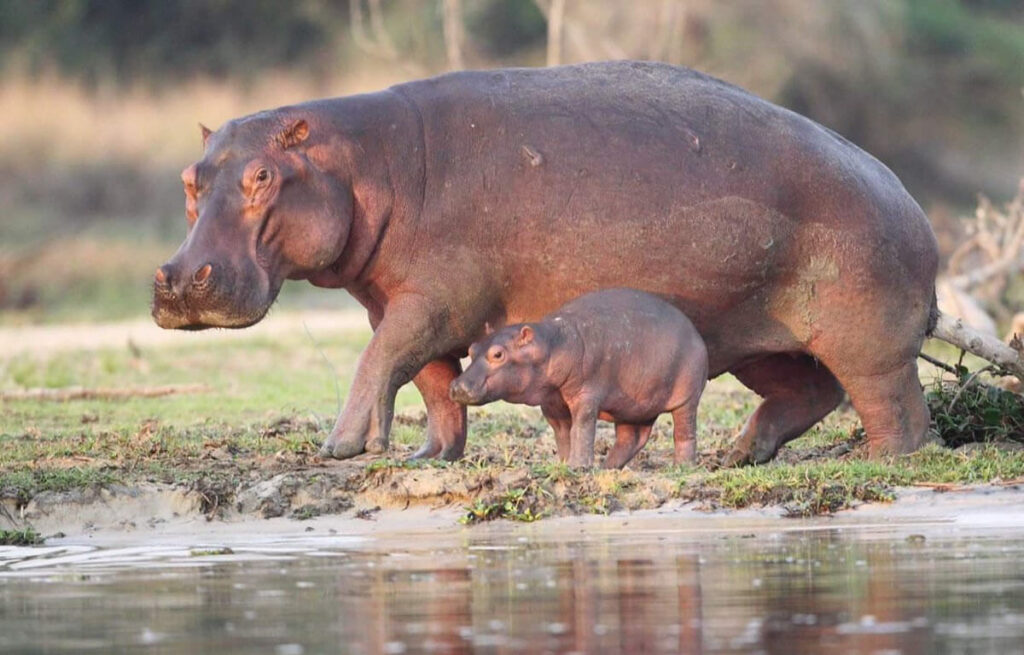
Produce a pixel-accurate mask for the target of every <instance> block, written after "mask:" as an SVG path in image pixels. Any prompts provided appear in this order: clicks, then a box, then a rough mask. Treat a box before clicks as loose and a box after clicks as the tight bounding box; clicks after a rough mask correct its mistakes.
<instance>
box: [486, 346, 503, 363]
mask: <svg viewBox="0 0 1024 655" xmlns="http://www.w3.org/2000/svg"><path fill="white" fill-rule="evenodd" d="M487 358H488V359H490V360H491V361H492V362H502V361H504V360H505V351H504V350H502V349H501V348H495V349H494V350H492V351H491V352H489V353H487Z"/></svg>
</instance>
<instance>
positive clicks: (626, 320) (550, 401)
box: [450, 289, 708, 468]
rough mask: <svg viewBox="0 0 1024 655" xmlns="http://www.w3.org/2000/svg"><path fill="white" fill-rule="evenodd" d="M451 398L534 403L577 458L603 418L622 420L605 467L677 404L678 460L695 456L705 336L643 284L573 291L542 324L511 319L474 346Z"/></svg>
mask: <svg viewBox="0 0 1024 655" xmlns="http://www.w3.org/2000/svg"><path fill="white" fill-rule="evenodd" d="M469 355H470V357H472V358H473V361H472V363H471V364H470V365H469V367H468V368H467V369H466V370H465V372H463V373H462V375H460V376H459V377H457V378H456V379H455V381H454V382H452V386H451V389H450V395H451V398H452V400H454V401H455V402H458V403H462V404H465V405H482V404H485V403H489V402H493V401H495V400H507V401H509V402H513V403H520V404H525V405H535V406H539V407H540V408H541V411H542V412H543V414H544V418H545V419H547V421H548V423H549V424H550V425H551V428H552V429H553V430H554V431H555V442H556V444H557V445H558V455H559V457H560V458H561V459H562V461H565V462H568V463H569V465H570V466H573V467H577V468H583V467H589V466H592V465H593V462H594V433H595V429H596V426H597V419H598V416H599V415H600V417H601V418H603V419H605V420H608V421H614V422H615V445H614V446H613V447H612V449H611V450H610V451H609V452H608V455H607V456H606V457H605V461H604V466H605V467H606V468H622V467H623V466H625V465H626V463H627V462H629V460H631V459H632V458H633V456H634V455H636V454H637V453H638V452H640V449H642V448H643V447H644V444H646V443H647V440H648V438H650V435H651V428H652V427H653V426H654V421H655V420H657V418H658V416H659V415H660V414H663V413H666V412H670V413H671V414H672V422H673V428H674V430H673V440H674V442H675V463H676V464H683V463H692V462H694V461H695V460H696V454H697V451H696V443H697V441H696V440H697V404H698V403H699V402H700V396H701V393H702V392H703V391H704V384H705V383H706V382H707V376H708V355H707V350H706V349H705V347H704V341H703V340H702V339H701V338H700V335H699V334H697V331H696V330H695V329H694V328H693V325H692V324H691V323H690V321H689V319H687V318H686V316H684V315H683V313H682V312H680V311H679V310H678V309H676V308H675V307H673V306H672V305H670V304H668V303H666V302H665V301H663V300H660V299H658V298H656V297H655V296H652V295H650V294H647V293H643V292H642V291H636V290H634V289H608V290H604V291H595V292H594V293H589V294H586V295H584V296H581V297H579V298H577V299H575V300H572V301H570V302H568V303H566V304H565V305H564V306H562V307H561V308H560V309H559V310H558V311H556V312H554V313H552V314H549V315H548V316H546V317H544V319H543V320H541V321H540V322H539V323H521V324H517V325H509V326H506V327H504V328H502V329H501V330H499V331H498V332H496V333H494V334H491V335H488V336H487V337H485V338H484V339H482V340H481V341H478V342H477V343H475V344H473V345H472V346H470V348H469Z"/></svg>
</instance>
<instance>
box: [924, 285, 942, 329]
mask: <svg viewBox="0 0 1024 655" xmlns="http://www.w3.org/2000/svg"><path fill="white" fill-rule="evenodd" d="M938 322H939V298H938V296H937V295H936V293H935V290H934V289H933V290H932V306H931V308H930V309H929V310H928V327H927V328H926V329H925V331H924V334H925V336H927V337H930V336H932V333H933V332H935V326H936V325H937V324H938Z"/></svg>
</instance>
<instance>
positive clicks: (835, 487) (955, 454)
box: [680, 444, 1024, 516]
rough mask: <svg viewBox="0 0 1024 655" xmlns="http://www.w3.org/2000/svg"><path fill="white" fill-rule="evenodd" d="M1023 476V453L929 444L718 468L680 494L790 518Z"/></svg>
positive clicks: (683, 486)
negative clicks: (918, 490) (920, 489)
mask: <svg viewBox="0 0 1024 655" xmlns="http://www.w3.org/2000/svg"><path fill="white" fill-rule="evenodd" d="M1021 478H1024V457H1022V456H1021V455H1020V454H1019V453H1016V452H1007V451H1005V450H1002V449H1000V448H997V447H995V446H986V447H983V448H980V449H978V450H976V451H974V452H961V451H955V450H950V449H948V448H944V447H942V446H938V445H934V444H933V445H928V446H926V447H924V448H922V449H921V450H919V451H917V452H916V453H913V454H910V455H904V456H900V457H894V458H890V459H888V460H882V461H868V460H863V459H859V458H851V459H847V460H841V461H837V460H828V461H809V462H801V463H798V464H782V463H771V464H767V465H763V466H749V467H745V468H736V469H722V470H719V471H715V472H713V473H708V474H705V475H698V476H695V477H689V478H684V479H682V480H680V495H681V496H682V497H683V498H689V499H693V500H702V501H711V502H712V503H714V504H719V505H722V506H724V507H730V508H742V507H748V506H751V505H761V506H764V505H781V506H783V507H785V508H786V511H787V513H788V514H789V515H791V516H810V515H815V514H825V513H831V512H835V511H838V510H840V509H844V508H847V507H851V506H852V505H855V504H856V503H858V502H870V501H888V500H891V499H892V498H893V495H894V489H895V488H896V487H905V486H911V485H914V484H939V485H942V484H981V483H990V482H1000V481H1010V480H1019V479H1021Z"/></svg>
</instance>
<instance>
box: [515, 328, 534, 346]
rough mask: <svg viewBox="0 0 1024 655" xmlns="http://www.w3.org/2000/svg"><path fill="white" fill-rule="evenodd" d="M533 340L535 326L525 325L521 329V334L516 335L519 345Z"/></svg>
mask: <svg viewBox="0 0 1024 655" xmlns="http://www.w3.org/2000/svg"><path fill="white" fill-rule="evenodd" d="M532 342H533V328H532V327H530V326H529V325H524V326H523V327H522V328H520V329H519V335H518V336H517V337H516V345H517V346H520V347H522V346H525V345H526V344H528V343H532Z"/></svg>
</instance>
